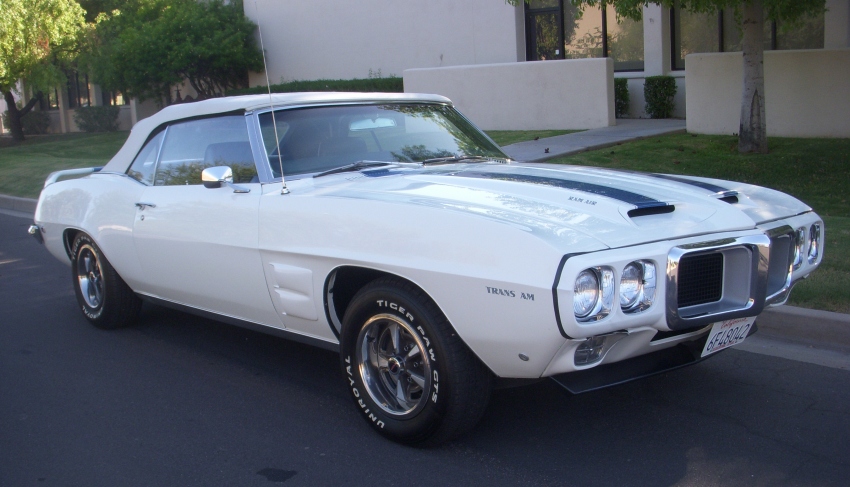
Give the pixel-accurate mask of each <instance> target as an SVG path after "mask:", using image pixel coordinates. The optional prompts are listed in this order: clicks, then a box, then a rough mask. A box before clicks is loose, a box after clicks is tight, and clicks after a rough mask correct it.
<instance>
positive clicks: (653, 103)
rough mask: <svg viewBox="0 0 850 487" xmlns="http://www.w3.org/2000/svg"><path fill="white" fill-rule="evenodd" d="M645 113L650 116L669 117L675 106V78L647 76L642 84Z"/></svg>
mask: <svg viewBox="0 0 850 487" xmlns="http://www.w3.org/2000/svg"><path fill="white" fill-rule="evenodd" d="M643 96H644V98H645V99H646V113H647V114H649V117H650V118H670V116H672V115H673V109H674V108H675V107H676V105H675V103H674V101H673V97H674V96H676V79H675V78H673V77H672V76H647V77H646V81H645V83H644V85H643Z"/></svg>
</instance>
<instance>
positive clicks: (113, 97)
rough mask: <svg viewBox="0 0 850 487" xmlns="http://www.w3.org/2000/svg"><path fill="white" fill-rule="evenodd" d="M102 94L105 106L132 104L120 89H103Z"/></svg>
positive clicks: (102, 101)
mask: <svg viewBox="0 0 850 487" xmlns="http://www.w3.org/2000/svg"><path fill="white" fill-rule="evenodd" d="M100 96H101V100H100V101H101V103H102V104H103V105H105V106H121V105H129V104H130V100H128V99H126V98H125V97H124V95H123V94H122V93H121V92H120V91H102V92H101V94H100Z"/></svg>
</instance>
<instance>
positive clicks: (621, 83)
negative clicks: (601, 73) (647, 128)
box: [614, 78, 629, 118]
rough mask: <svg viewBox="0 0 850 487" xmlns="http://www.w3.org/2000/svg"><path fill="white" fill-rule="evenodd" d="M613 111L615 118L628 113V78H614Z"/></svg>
mask: <svg viewBox="0 0 850 487" xmlns="http://www.w3.org/2000/svg"><path fill="white" fill-rule="evenodd" d="M614 113H615V115H616V117H617V118H623V117H626V116H628V115H629V80H628V79H626V78H614Z"/></svg>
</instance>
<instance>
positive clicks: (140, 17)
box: [83, 0, 263, 103]
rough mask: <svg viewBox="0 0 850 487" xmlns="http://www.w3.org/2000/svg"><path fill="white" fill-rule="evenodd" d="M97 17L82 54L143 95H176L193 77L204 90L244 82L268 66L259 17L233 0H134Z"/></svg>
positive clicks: (95, 71)
mask: <svg viewBox="0 0 850 487" xmlns="http://www.w3.org/2000/svg"><path fill="white" fill-rule="evenodd" d="M121 5H122V8H121V9H118V10H113V11H111V12H110V13H104V14H102V15H100V16H99V17H98V22H97V26H96V29H95V33H94V35H93V36H92V37H91V38H90V42H89V45H88V49H87V51H86V55H85V56H84V58H83V60H84V61H85V63H86V64H88V65H89V66H90V69H91V72H92V75H93V77H94V80H95V82H97V83H98V84H100V85H101V86H102V87H103V88H104V89H106V90H110V91H113V90H114V91H121V92H122V93H124V94H125V95H127V96H131V97H138V98H139V99H140V100H145V99H155V100H158V101H164V102H165V103H170V102H171V96H172V87H173V86H175V85H178V84H180V83H182V82H183V81H184V80H186V81H187V82H188V83H189V85H191V86H192V88H194V89H195V91H196V92H197V93H198V94H199V98H211V97H214V96H221V95H222V94H224V93H225V92H226V91H227V90H232V89H236V88H239V87H242V86H245V85H246V83H247V78H246V76H245V75H246V73H247V72H248V71H260V70H262V68H263V61H262V53H261V52H260V50H259V48H258V47H257V45H256V42H255V40H254V31H255V29H256V25H254V24H253V23H252V22H250V21H249V20H248V19H247V17H245V14H244V12H243V8H242V2H241V1H238V0H234V1H231V2H229V3H228V4H225V3H224V2H223V0H208V1H202V2H199V1H196V0H128V1H125V2H123V3H121Z"/></svg>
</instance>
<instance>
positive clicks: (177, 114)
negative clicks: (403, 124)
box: [103, 92, 451, 173]
mask: <svg viewBox="0 0 850 487" xmlns="http://www.w3.org/2000/svg"><path fill="white" fill-rule="evenodd" d="M395 102H402V103H411V102H413V103H415V102H426V103H447V104H451V100H449V99H448V98H446V97H444V96H440V95H428V94H422V93H345V92H304V93H279V94H272V95H271V100H270V99H269V95H267V94H265V95H245V96H229V97H225V98H212V99H209V100H204V101H198V102H193V103H184V104H180V105H171V106H169V107H166V108H163V109H162V110H160V111H159V112H157V113H155V114H153V115H151V116H150V117H148V118H145V119H143V120H140V121H139V122H138V123H137V124H136V125H135V127H133V130H132V131H131V132H130V137H128V138H127V141H126V142H125V143H124V146H123V147H121V150H119V151H118V153H117V154H115V156H113V157H112V159H110V161H109V162H108V163H107V164H106V165H105V166H104V167H103V171H105V172H121V173H123V172H125V171H126V170H127V168H128V167H130V164H131V163H132V162H133V158H134V157H135V156H136V154H137V153H138V152H139V150H140V149H141V148H142V145H143V144H144V143H145V141H146V140H147V138H148V135H149V134H150V133H151V131H152V130H154V129H155V128H157V127H159V126H160V125H162V124H163V123H167V122H170V121H172V120H181V119H185V118H192V117H203V116H207V115H215V114H217V113H228V112H236V111H240V110H244V111H250V110H257V109H261V108H267V107H269V106H270V105H274V107H275V108H286V107H293V106H310V105H329V104H336V103H343V104H344V103H395Z"/></svg>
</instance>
